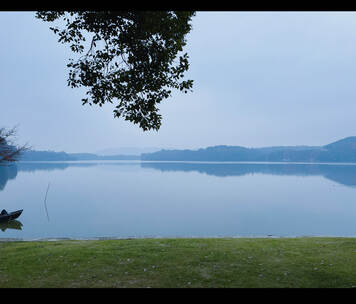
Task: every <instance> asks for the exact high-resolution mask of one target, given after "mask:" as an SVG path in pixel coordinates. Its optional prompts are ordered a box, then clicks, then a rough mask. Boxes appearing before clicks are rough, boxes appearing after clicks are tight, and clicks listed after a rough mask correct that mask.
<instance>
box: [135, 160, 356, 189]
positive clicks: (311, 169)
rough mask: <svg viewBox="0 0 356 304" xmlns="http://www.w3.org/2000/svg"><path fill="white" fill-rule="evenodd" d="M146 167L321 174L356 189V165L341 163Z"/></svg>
mask: <svg viewBox="0 0 356 304" xmlns="http://www.w3.org/2000/svg"><path fill="white" fill-rule="evenodd" d="M141 166H142V167H143V168H153V169H157V170H160V171H163V172H164V171H186V172H189V171H195V172H199V173H205V174H208V175H214V176H220V177H227V176H242V175H246V174H254V173H263V174H271V175H295V176H311V175H319V176H323V177H325V178H327V179H330V180H332V181H335V182H337V183H340V184H343V185H346V186H356V166H354V165H341V164H332V165H330V164H291V163H280V164H272V163H269V164H266V163H253V164H251V163H194V162H192V163H184V162H142V163H141Z"/></svg>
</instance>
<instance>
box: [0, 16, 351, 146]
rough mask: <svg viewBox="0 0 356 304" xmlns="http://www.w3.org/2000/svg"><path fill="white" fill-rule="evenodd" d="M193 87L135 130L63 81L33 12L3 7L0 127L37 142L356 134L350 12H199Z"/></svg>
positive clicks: (53, 40) (294, 139)
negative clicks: (155, 123) (157, 121)
mask: <svg viewBox="0 0 356 304" xmlns="http://www.w3.org/2000/svg"><path fill="white" fill-rule="evenodd" d="M187 40H188V44H187V46H186V48H185V51H186V52H188V54H189V57H190V70H189V72H188V73H187V74H186V75H187V78H190V79H194V89H193V90H194V92H193V93H188V94H184V93H181V92H176V93H174V94H173V96H172V97H171V98H169V99H168V100H166V101H164V102H163V103H162V104H161V107H160V109H161V114H162V115H163V122H162V126H161V129H160V130H159V131H158V132H156V131H150V132H143V131H142V130H141V129H139V127H138V126H136V125H133V124H132V123H129V122H126V121H123V120H121V119H117V118H114V117H113V113H112V111H113V108H114V106H113V105H111V104H108V105H106V106H104V107H103V108H99V107H97V106H92V107H90V106H87V105H86V106H82V104H81V98H82V97H83V96H84V94H83V90H78V89H71V88H69V87H67V76H68V70H67V68H66V64H67V62H68V58H70V57H72V54H71V53H70V51H69V48H68V47H67V46H65V45H62V44H59V43H58V42H57V37H56V36H55V35H54V34H53V33H52V31H50V30H49V24H48V23H45V22H43V21H41V20H39V19H36V18H35V12H0V41H1V44H0V45H1V48H0V60H1V66H0V84H1V87H0V126H4V127H12V126H14V125H18V135H19V136H18V141H19V142H20V143H25V142H28V143H29V144H30V145H31V146H32V147H33V148H34V149H36V150H54V151H66V152H96V151H98V150H103V149H106V148H115V147H161V148H189V149H196V148H199V147H207V146H213V145H240V146H246V147H261V146H274V145H324V144H328V143H330V142H333V141H336V140H338V139H341V138H344V137H347V136H354V135H356V119H355V117H356V13H355V12H223V11H221V12H220V11H219V12H197V15H196V16H195V17H193V29H192V31H191V33H190V34H189V35H188V36H187Z"/></svg>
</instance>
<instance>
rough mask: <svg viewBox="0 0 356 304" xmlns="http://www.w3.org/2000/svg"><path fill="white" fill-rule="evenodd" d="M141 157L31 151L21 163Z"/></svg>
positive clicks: (134, 156)
mask: <svg viewBox="0 0 356 304" xmlns="http://www.w3.org/2000/svg"><path fill="white" fill-rule="evenodd" d="M139 159H140V156H139V155H96V154H92V153H66V152H55V151H35V150H30V151H26V152H24V153H23V155H22V156H21V157H20V159H19V160H20V161H80V160H83V161H84V160H139Z"/></svg>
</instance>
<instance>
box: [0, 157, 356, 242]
mask: <svg viewBox="0 0 356 304" xmlns="http://www.w3.org/2000/svg"><path fill="white" fill-rule="evenodd" d="M48 185H49V188H48V193H47V198H46V200H45V196H46V190H47V187H48ZM0 209H6V210H7V211H8V212H10V211H14V210H18V209H24V211H23V213H22V215H21V216H20V217H19V218H18V222H14V223H12V226H11V225H10V226H6V225H3V224H2V225H0V229H1V230H0V238H20V239H41V238H77V239H85V238H98V237H99V238H100V237H113V238H127V237H266V236H281V237H288V236H291V237H294V236H356V165H355V164H354V165H353V164H295V163H294V164H285V163H199V162H139V161H137V162H134V161H132V162H131V161H130V162H124V161H117V162H114V161H107V162H105V161H101V162H22V163H18V164H17V165H16V166H14V167H0Z"/></svg>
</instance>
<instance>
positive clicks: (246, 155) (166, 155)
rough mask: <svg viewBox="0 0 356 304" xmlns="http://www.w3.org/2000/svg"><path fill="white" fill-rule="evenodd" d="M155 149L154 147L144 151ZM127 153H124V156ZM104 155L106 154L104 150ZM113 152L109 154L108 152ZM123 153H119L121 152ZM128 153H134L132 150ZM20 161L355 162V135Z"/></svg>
mask: <svg viewBox="0 0 356 304" xmlns="http://www.w3.org/2000/svg"><path fill="white" fill-rule="evenodd" d="M147 149H154V150H155V149H157V148H147ZM128 151H129V150H127V151H126V153H127V152H128ZM106 152H107V153H108V152H109V151H106ZM111 152H113V151H111ZM122 152H123V151H122ZM131 152H138V150H135V151H134V150H132V151H131ZM20 160H22V161H80V160H81V161H84V160H143V161H262V162H356V136H351V137H347V138H344V139H341V140H338V141H336V142H333V143H331V144H328V145H325V146H276V147H263V148H246V147H242V146H213V147H207V148H201V149H198V150H188V149H184V150H165V149H163V150H159V151H156V152H151V153H141V154H116V155H110V154H108V155H97V154H93V153H66V152H54V151H33V150H30V151H27V152H25V153H24V154H23V155H22V157H21V158H20Z"/></svg>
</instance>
